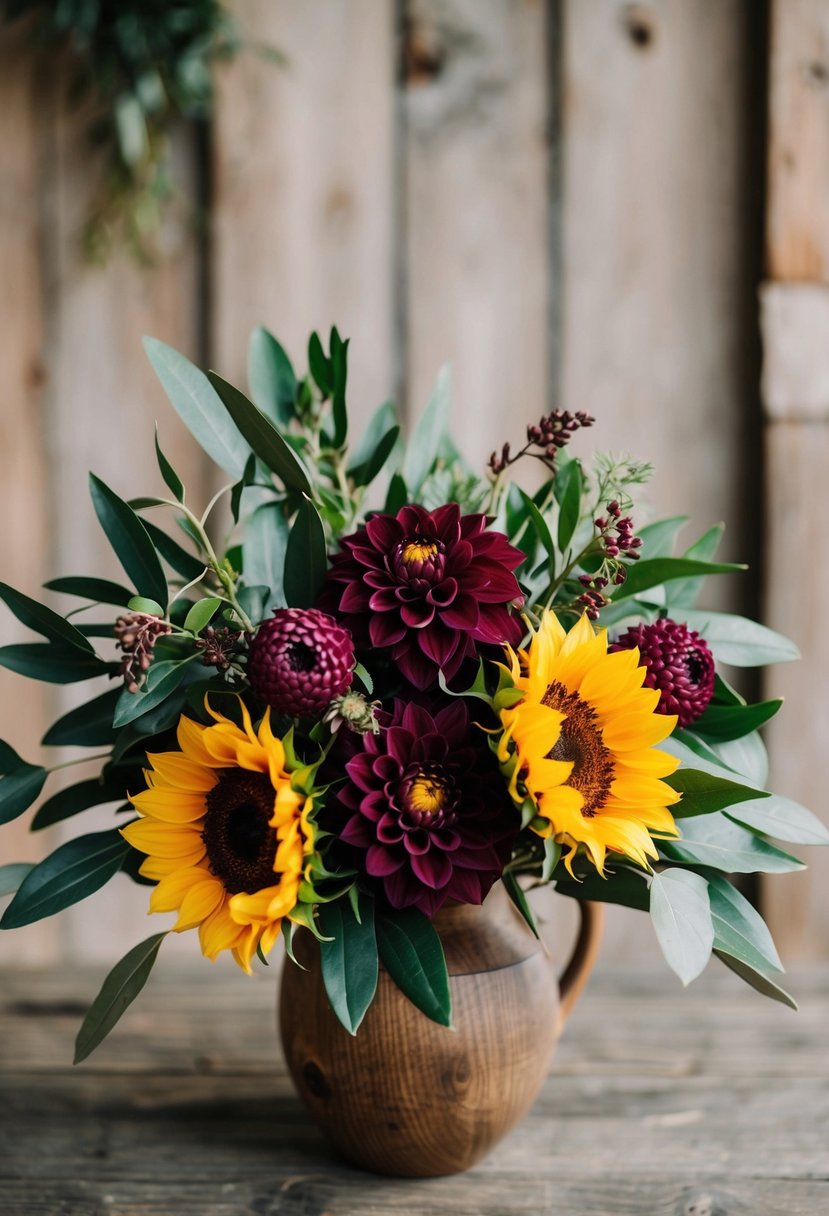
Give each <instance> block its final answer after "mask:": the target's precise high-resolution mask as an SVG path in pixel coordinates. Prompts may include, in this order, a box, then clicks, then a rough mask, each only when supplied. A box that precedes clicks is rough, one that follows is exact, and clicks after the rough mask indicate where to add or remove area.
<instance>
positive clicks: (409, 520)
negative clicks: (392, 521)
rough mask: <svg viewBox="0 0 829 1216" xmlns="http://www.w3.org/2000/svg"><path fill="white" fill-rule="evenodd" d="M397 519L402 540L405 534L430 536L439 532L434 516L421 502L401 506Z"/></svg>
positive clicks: (388, 546) (387, 546) (389, 546)
mask: <svg viewBox="0 0 829 1216" xmlns="http://www.w3.org/2000/svg"><path fill="white" fill-rule="evenodd" d="M397 520H398V523H399V524H400V528H401V535H400V537H399V539H400V540H402V539H403V537H405V536H427V537H428V536H435V535H436V534H437V530H436V528H435V523H434V517H433V516H432V515H431V514H430V512H429V511H427V510H426V508H425V507H422V506H421V505H420V504H419V503H416V502H415V503H409V504H408V505H407V506H405V507H401V509H400V510H399V511H398V512H397ZM394 543H396V542H394ZM391 547H392V546H391V545H386V546H384V548H387V549H390V548H391Z"/></svg>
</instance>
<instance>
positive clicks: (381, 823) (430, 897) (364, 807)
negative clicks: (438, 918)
mask: <svg viewBox="0 0 829 1216" xmlns="http://www.w3.org/2000/svg"><path fill="white" fill-rule="evenodd" d="M473 731H475V728H474V727H472V726H471V724H470V722H469V715H468V713H467V709H466V706H465V705H464V704H463V702H453V703H452V704H450V705H448V706H446V708H444V709H440V710H438V711H437V712H435V713H434V714H432V713H430V712H429V711H428V710H426V709H424V708H423V707H421V706H419V705H413V704H404V703H403V702H401V701H397V702H396V703H395V708H394V713H393V715H392V717H391V720H390V724H389V725H388V726H387V727H386V728H385V729H384V730H382V731H381V732H380V733H379V734H377V735H371V734H368V735H364V736H363V737H362V741H361V742H362V749H361V750H360V751H359V752H358V753H357V754H356V755H355V756H353V758H352V759H351V760H349V761H348V763H347V764H346V766H345V769H346V773H347V780H346V782H345V784H344V785H343V786H341V787H340V788H339V790H338V791H337V797H338V799H339V806H340V807H341V808H343V809H344V810H345V811H346V812H350V818H349V819H348V820H347V822H346V824H345V826H344V827H343V828H341V829H340V831H339V837H340V839H341V840H342V841H344V842H345V843H347V844H349V845H351V846H352V847H353V848H354V850H355V851H356V852H358V853H362V854H364V855H363V857H362V858H361V863H362V865H363V867H364V869H365V872H366V874H367V875H368V876H369V877H370V878H372V879H374V880H375V881H376V883H377V884H378V885H381V886H382V890H383V892H384V893H385V896H386V898H387V899H388V901H389V903H390V904H391V905H392V907H394V908H408V907H415V908H419V909H420V910H421V911H422V912H424V913H425V914H426V915H427V916H433V915H434V913H435V912H436V911H437V910H438V908H439V907H440V906H441V905H442V904H443V903H444V902H445V901H446V900H447V899H456V900H458V901H459V902H460V903H465V904H479V903H481V901H482V900H483V898H484V896H485V895H486V894H487V892H488V891H489V889H490V887H491V886H492V884H493V883H494V882H495V880H496V879H497V878H499V877H500V875H501V873H502V872H503V868H504V866H505V864H506V862H507V860H508V859H509V856H510V851H511V848H512V841H513V837H514V835H515V833H516V831H517V829H518V826H519V825H518V823H517V821H516V813H515V810H514V809H513V807H512V805H511V803H510V800H509V798H508V797H507V796H506V792H505V789H504V786H503V782H502V781H500V779H499V777H498V773H497V770H496V768H495V767H494V764H495V762H494V759H493V757H492V754H491V753H490V751H489V749H488V748H487V747H486V745H485V744H484V742H483V739H481V740H478V739H477V738H476V737H475V734H473Z"/></svg>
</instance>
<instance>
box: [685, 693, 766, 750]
mask: <svg viewBox="0 0 829 1216" xmlns="http://www.w3.org/2000/svg"><path fill="white" fill-rule="evenodd" d="M782 704H783V698H782V697H777V698H776V699H775V700H772V701H758V702H757V703H756V704H755V705H709V706H708V708H707V709H706V711H705V713H704V714H703V715H702V717H700V718H698V719H697V721H696V722H695V723H694V730H695V731H696V732H698V733H699V734H701V735H705V736H707V737H708V738H709V739H725V740H728V739H740V738H742V737H743V735H750V734H751V732H752V731H753V730H759V728H760V727H761V726H765V724H766V722H768V721H769V720H770V719H771V718H773V717H774V715H775V714H776V713H777V711H778V709H779V708H780V706H781V705H782Z"/></svg>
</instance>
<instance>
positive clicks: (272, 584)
mask: <svg viewBox="0 0 829 1216" xmlns="http://www.w3.org/2000/svg"><path fill="white" fill-rule="evenodd" d="M287 548H288V521H287V519H286V518H285V513H284V511H283V509H282V504H281V503H277V502H268V503H265V504H264V505H263V506H261V507H257V508H256V510H255V511H254V512H253V514H252V515H251V516H249V518H248V519H247V520H246V522H245V534H244V541H243V544H242V551H243V554H244V568H245V582H246V583H248V584H250V585H251V586H263V587H266V588H267V592H266V599H265V601H264V603H263V605H262V610H261V611H260V612H258V613H254V614H253V617H252V619H253V620H255V621H256V620H261V619H262V617H263V616H265V615H266V614H267V613H268V612H269V611H270V609H271V608H284V607H285V592H284V588H283V580H284V576H285V554H286V550H287Z"/></svg>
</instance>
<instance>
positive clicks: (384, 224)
mask: <svg viewBox="0 0 829 1216" xmlns="http://www.w3.org/2000/svg"><path fill="white" fill-rule="evenodd" d="M236 7H237V9H238V13H239V17H240V20H241V21H242V23H243V26H244V27H245V28H246V29H247V30H248V32H249V33H250V35H251V36H252V37H253V38H255V39H258V40H261V41H263V42H267V43H271V44H273V45H275V46H277V47H278V48H279V49H280V50H281V51H283V53H284V54H285V55H286V59H287V62H286V65H285V67H284V68H275V67H274V66H273V65H271V64H267V63H265V62H263V61H261V60H259V59H257V58H256V56H254V55H252V54H246V55H243V56H242V57H241V58H240V59H239V60H238V61H237V62H236V63H234V64H233V65H231V66H229V67H227V68H226V69H224V70H223V72H222V74H221V78H220V95H219V105H218V111H217V115H216V121H215V124H214V129H213V132H212V141H211V152H210V157H211V159H210V163H209V164H208V163H205V162H204V161H203V160H202V161H201V163H199V162H198V159H197V155H198V153H199V149H197V147H196V145H195V143H194V142H193V141H192V140H189V141H188V137H187V136H186V135H185V136H184V138H183V140H182V143H181V147H180V149H179V159H180V164H181V172H182V180H183V182H184V184H185V188H186V190H188V191H189V192H190V193H191V195H193V194H194V193H196V192H198V193H199V194H200V196H201V197H204V195H205V190H204V184H205V183H208V185H209V189H208V190H207V192H206V193H207V196H208V197H207V199H206V201H207V202H208V204H209V219H210V237H209V241H207V242H204V243H202V244H201V245H197V243H196V242H194V240H193V238H192V236H191V235H190V234H189V233H188V232H187V231H186V230H185V229H183V228H181V227H180V226H177V225H176V224H175V223H173V224H172V225H171V229H170V232H169V233H168V234H167V242H168V246H169V251H170V256H169V257H168V258H167V259H165V261H164V262H163V264H162V265H160V266H158V267H156V268H154V269H152V270H149V271H139V270H137V269H136V268H135V267H133V266H131V265H130V264H129V263H128V262H126V261H125V260H124V259H123V258H119V259H117V260H115V261H114V262H113V263H112V264H111V265H110V266H109V267H108V268H107V270H106V271H99V270H93V269H91V268H89V267H87V266H85V265H84V264H83V262H82V260H81V259H80V256H79V252H78V249H77V241H76V237H77V226H78V223H79V220H80V216H81V214H82V210H83V204H84V193H85V191H86V190H87V189H88V182H89V180H90V168H89V162H88V159H87V153H86V150H85V148H84V146H83V143H82V139H81V136H80V132H79V128H78V121H79V120H78V119H77V118H76V117H70V116H69V115H68V114H67V113H66V112H65V110H64V108H63V105H62V103H61V101H60V100H59V97H58V95H57V94H54V93H52V91H51V90H47V88H46V86H45V85H44V84H43V81H44V80H48V79H49V76H48V73H44V72H43V71H41V72H39V73H33V71H32V69H31V62H30V61H28V60H26V59H25V57H23V56H22V55H20V54H19V53H17V51H16V50H15V48H13V47H10V46H8V45H6V46H3V47H2V48H0V50H2V53H3V54H5V55H6V57H7V58H6V61H5V63H8V65H9V68H8V70H7V71H5V70H4V71H0V123H2V124H4V126H3V128H2V130H6V129H8V130H9V131H10V133H11V134H10V136H9V138H8V139H6V140H4V147H8V148H10V150H11V151H10V154H9V155H8V160H7V162H6V163H5V164H4V165H3V167H2V169H0V215H1V216H2V218H3V222H2V227H0V271H3V270H5V275H4V279H6V280H7V281H11V278H12V277H14V279H15V281H16V282H17V283H18V284H19V286H18V287H17V289H16V291H15V293H14V299H12V298H11V297H12V293H10V292H9V291H5V292H3V293H2V295H0V314H2V315H0V357H2V359H3V361H4V367H5V366H7V367H9V368H10V369H12V372H13V378H14V383H15V394H16V395H12V396H11V397H10V398H9V397H6V398H4V399H3V400H2V404H0V411H2V412H1V413H0V427H2V428H4V434H5V429H6V428H9V429H10V430H11V429H12V428H13V431H14V433H13V439H12V442H13V444H14V445H15V446H14V447H13V448H12V449H11V451H13V452H14V453H15V455H14V457H13V458H9V456H8V453H9V451H10V449H9V447H8V446H7V447H6V448H5V449H4V456H3V460H4V465H5V463H6V461H7V460H8V467H9V476H7V477H4V478H3V479H0V496H2V502H3V505H4V506H5V507H6V510H7V512H8V511H10V510H11V509H12V504H15V503H17V502H19V501H25V502H26V503H27V504H28V505H29V509H30V510H33V511H34V522H33V523H32V524H31V528H30V530H29V531H28V532H27V533H26V536H25V539H21V538H20V537H18V535H17V534H16V533H14V534H11V535H9V534H8V533H7V535H6V538H5V545H6V554H7V563H6V564H7V565H8V567H9V579H10V581H12V582H14V583H16V584H17V585H19V586H21V587H22V588H23V589H24V590H27V591H29V592H35V591H36V589H37V584H38V582H39V581H40V580H41V579H42V578H43V577H44V576H45V573H46V572H47V571H49V572H50V573H51V572H54V573H65V572H66V571H67V570H70V569H72V568H74V567H75V566H77V565H78V564H80V566H81V567H82V568H83V569H84V570H85V571H88V572H92V571H93V570H100V571H104V572H105V571H106V570H108V569H111V566H110V565H109V563H110V561H111V559H110V558H109V557H108V555H107V554H106V550H105V545H104V543H103V542H102V540H101V539H100V537H99V536H98V535H97V534H96V532H95V528H94V527H93V518H92V513H91V510H90V509H89V508H88V507H87V505H86V489H85V474H86V470H87V468H88V467H90V466H94V467H95V469H96V471H98V472H99V473H101V474H102V475H103V476H104V477H105V478H109V479H111V480H112V482H113V484H114V485H115V486H116V487H117V488H118V489H120V490H121V491H122V492H124V493H132V492H134V491H135V490H136V489H138V488H143V487H144V486H147V485H155V484H156V477H157V475H156V473H155V471H154V468H153V460H152V450H151V443H152V422H153V420H154V418H155V417H157V416H158V417H159V419H160V421H161V424H162V433H163V435H164V436H165V441H166V444H167V447H168V448H169V449H170V451H171V453H172V454H173V455H174V457H175V459H176V461H177V462H179V464H180V465H181V466H182V467H183V468H185V469H187V471H188V477H189V480H190V482H191V483H193V484H195V485H198V484H199V483H200V481H202V482H203V478H204V471H203V470H202V468H201V466H200V464H199V462H198V460H197V458H194V456H193V454H192V449H191V448H190V445H189V444H188V443H187V441H186V438H184V437H182V436H181V434H180V432H179V431H178V430H177V428H176V427H175V426H174V421H173V417H172V414H171V411H169V409H166V408H165V406H164V403H163V398H162V396H161V394H160V391H159V390H158V389H157V388H156V386H155V384H154V383H153V381H152V377H151V375H149V374H148V372H147V368H146V366H145V363H144V360H143V355H142V353H141V348H140V336H141V334H142V333H144V332H152V333H155V334H157V335H158V336H160V337H162V338H164V339H166V340H167V341H170V342H172V343H173V344H175V345H178V346H180V347H181V348H182V349H183V350H185V351H186V352H187V353H189V354H191V355H195V356H198V357H199V358H201V359H205V360H209V361H210V362H211V363H212V364H213V365H215V366H217V367H218V368H219V370H220V371H221V372H222V373H223V374H224V375H226V376H229V377H231V378H241V377H242V376H243V374H244V360H245V343H246V338H247V334H248V332H249V330H250V328H251V327H252V326H253V325H254V324H255V323H257V322H259V321H262V322H263V323H265V324H266V325H268V326H269V327H271V328H272V329H274V331H275V332H277V333H278V334H279V335H280V337H282V338H283V340H284V341H285V342H286V345H287V346H288V347H289V349H291V350H292V351H293V352H295V353H296V357H297V359H298V361H300V362H301V361H302V358H303V354H302V348H303V345H304V340H305V338H306V337H307V334H308V332H309V331H310V329H311V328H313V327H317V328H326V327H327V326H328V325H330V324H331V323H337V324H338V325H339V326H340V327H341V329H342V330H343V332H345V333H348V334H349V335H350V336H351V337H352V338H353V340H354V344H353V393H352V400H353V402H354V408H355V413H356V414H357V416H358V418H364V417H366V416H367V414H368V413H369V412H370V411H371V410H372V409H373V408H374V407H375V406H376V405H377V404H378V403H379V402H380V401H381V400H382V399H384V398H385V397H388V396H390V395H392V394H396V395H397V396H398V398H399V399H401V400H402V401H403V403H404V405H405V409H406V413H407V416H408V417H409V418H410V419H411V418H412V417H414V416H415V415H416V413H417V412H418V410H419V409H420V408H421V407H422V405H423V404H424V402H425V399H426V396H427V394H428V390H429V386H430V384H431V381H432V379H433V377H434V374H435V372H436V371H437V368H438V366H439V365H440V364H441V363H442V362H443V361H444V360H445V359H447V358H451V359H452V360H453V363H454V370H455V385H456V423H457V430H458V433H459V435H460V437H461V438H462V441H463V446H464V447H465V449H466V450H467V452H468V454H469V455H470V457H471V458H473V459H476V460H477V459H481V458H483V457H485V456H486V454H487V453H488V452H489V451H490V450H491V449H492V448H493V447H494V446H496V444H498V443H500V442H502V441H503V439H505V438H510V437H512V438H517V437H518V436H520V434H521V431H522V430H523V427H524V425H525V424H526V422H528V421H530V420H533V419H535V418H536V417H537V416H538V415H540V414H541V413H542V412H544V411H546V409H548V408H549V407H550V406H551V405H552V404H554V403H556V402H560V403H561V404H563V405H565V406H567V407H569V408H571V409H575V408H586V409H589V410H591V411H592V412H594V413H596V414H597V416H598V417H599V418H600V422H601V425H600V426H598V427H597V428H596V430H595V432H594V435H595V442H596V444H597V445H598V446H600V447H608V446H613V447H623V448H629V449H632V450H633V451H634V452H637V453H639V454H642V455H643V456H645V457H647V458H650V459H653V460H654V462H655V463H657V465H658V466H659V470H660V471H659V473H658V475H657V478H656V480H655V483H654V487H653V502H654V509H655V510H659V511H664V510H666V509H668V510H670V511H672V512H675V511H679V510H682V511H688V512H689V513H691V514H693V516H694V518H695V520H696V522H697V524H698V527H699V529H700V530H702V529H703V528H704V527H707V526H708V525H709V524H710V523H712V522H714V521H715V520H717V519H719V518H725V519H727V520H728V521H729V524H730V525H731V539H730V541H729V552H730V553H732V554H738V553H742V554H745V553H746V552H749V554H750V555H751V556H753V555H754V554H753V547H754V545H755V542H756V540H757V536H758V534H757V530H756V527H755V525H754V520H755V518H756V504H757V497H758V486H757V474H756V469H757V467H758V462H757V461H755V460H754V459H753V453H755V451H756V449H757V448H758V446H759V416H758V410H757V409H756V408H755V407H756V398H757V360H756V337H755V335H756V304H755V288H756V283H757V280H758V278H759V270H758V267H757V265H756V257H755V254H754V252H753V251H754V236H753V234H754V233H755V231H757V230H758V225H759V224H760V217H761V210H762V209H761V206H760V193H761V184H762V183H761V176H760V164H761V160H760V157H759V156H758V155H757V154H756V145H757V141H758V139H760V138H761V137H762V127H763V122H762V117H761V116H762V112H763V98H762V94H761V92H760V89H761V87H762V73H763V68H764V63H765V48H764V26H763V8H764V6H763V5H758V4H756V3H753V2H752V0H699V2H698V3H696V4H694V5H689V4H687V2H685V0H655V2H654V3H651V4H648V5H632V4H627V3H623V2H622V0H546V2H544V0H405V2H401V3H399V4H396V3H394V2H393V0H337V2H336V3H334V2H333V0H305V2H304V3H302V4H299V3H296V2H295V0H237V5H236ZM4 37H5V35H4ZM3 66H4V65H3ZM50 98H51V99H50ZM12 106H13V108H12ZM12 153H13V154H12ZM202 155H203V149H202ZM198 183H201V187H199V185H198ZM33 200H36V206H34V207H33ZM33 213H36V214H37V215H38V216H40V217H41V220H40V223H39V224H37V223H34V222H33V221H32V219H31V216H32V214H33ZM205 259H206V260H205ZM7 267H8V268H9V269H6V268H7ZM41 367H42V369H43V372H42V374H41V372H40V371H39V370H38V369H40V368H41ZM33 368H34V369H35V371H34V373H33V371H32V369H33ZM6 378H7V379H8V378H9V377H8V376H7V377H6ZM41 378H43V379H44V383H43V384H42V385H41V384H40V380H41ZM38 411H39V412H38ZM21 418H24V419H25V420H24V423H23V425H22V426H20V427H18V426H17V425H16V421H17V420H18V419H21ZM18 453H19V454H18ZM27 470H34V471H33V472H29V471H27ZM44 487H45V489H44ZM726 594H727V595H728V596H730V599H729V602H730V603H739V604H742V605H743V606H746V607H751V598H752V583H751V581H750V580H746V581H745V582H744V583H743V585H742V586H740V585H735V586H734V587H732V588H731V590H730V591H729V592H727V593H726ZM3 626H4V630H5V632H4V636H9V634H8V630H9V624H8V621H7V619H6V616H5V614H4V619H3ZM0 681H1V682H0V696H1V697H2V702H0V716H1V717H2V721H0V733H1V734H2V735H3V736H4V737H7V738H9V739H10V740H11V741H12V742H14V743H15V745H16V746H18V748H19V750H21V751H23V752H27V751H28V752H31V751H32V749H33V748H34V747H35V746H36V740H37V737H38V734H39V733H40V731H41V730H42V726H43V724H44V721H45V713H46V706H45V700H44V698H43V697H41V694H40V690H33V689H27V706H26V710H27V716H26V718H25V720H23V719H21V717H20V714H19V712H18V710H17V707H16V706H14V698H15V697H19V693H20V687H21V686H20V684H19V681H17V680H16V678H15V677H11V676H5V675H4V674H3V673H0ZM39 697H40V700H38V698H39ZM12 706H14V708H12ZM87 826H88V825H87V823H84V824H83V825H78V827H77V828H75V829H74V830H81V828H82V829H83V830H86V828H87ZM4 839H5V840H6V841H8V836H6V837H5V838H4ZM49 843H52V842H49ZM18 855H20V854H18ZM30 855H31V854H30ZM4 859H5V853H4ZM127 887H128V884H126V883H124V884H123V885H122V887H119V906H118V910H117V913H116V912H115V911H113V907H112V903H113V901H110V903H109V904H108V905H107V909H108V916H109V913H110V912H112V917H111V923H110V924H109V925H108V926H104V925H103V924H102V922H103V921H105V920H106V919H107V918H105V917H102V916H101V914H100V907H101V903H100V902H99V903H97V904H93V906H92V908H91V910H90V911H89V913H87V912H86V910H84V909H79V910H78V911H77V912H75V913H73V914H71V915H70V916H68V917H64V918H63V919H62V921H61V922H60V927H59V929H58V930H57V931H56V930H54V929H53V928H51V927H47V928H46V929H43V930H41V929H36V930H33V931H32V935H31V936H30V937H29V938H27V939H26V941H27V944H28V943H31V946H30V956H31V957H32V958H34V957H35V955H36V954H37V957H39V958H45V957H51V956H53V955H54V954H55V952H56V951H58V950H60V951H63V952H68V953H70V954H74V955H76V956H78V957H84V956H86V957H89V956H93V957H101V956H107V957H110V958H111V957H114V956H115V954H116V953H117V949H116V947H115V946H114V944H113V939H114V938H115V937H121V938H124V937H128V938H129V939H130V940H134V939H136V938H137V937H138V936H139V935H141V934H143V933H145V932H146V929H145V922H144V919H143V918H144V913H143V907H144V895H143V893H138V896H139V897H138V898H136V892H135V891H134V890H128V889H127ZM613 920H614V925H615V928H614V930H613V932H612V934H611V938H610V947H609V948H610V949H612V951H613V953H614V955H615V956H616V957H619V956H620V955H623V956H624V955H627V956H628V957H631V956H649V957H653V956H654V949H655V947H654V945H653V943H652V941H651V937H650V930H649V927H648V926H647V925H646V924H644V923H643V922H642V921H641V920H638V919H629V918H623V917H619V918H616V917H614V918H613ZM20 940H21V939H19V938H18V939H14V940H12V941H11V942H9V941H3V940H0V958H9V957H13V958H19V957H20V954H21V953H23V952H22V951H21V949H20V947H19V945H16V942H19V941H20ZM188 945H189V943H188ZM23 961H25V960H23Z"/></svg>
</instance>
